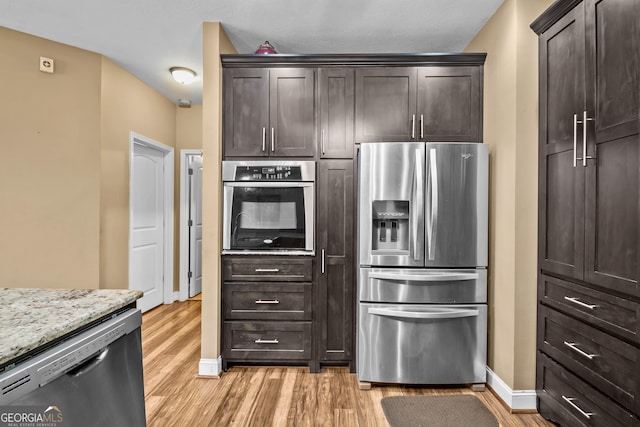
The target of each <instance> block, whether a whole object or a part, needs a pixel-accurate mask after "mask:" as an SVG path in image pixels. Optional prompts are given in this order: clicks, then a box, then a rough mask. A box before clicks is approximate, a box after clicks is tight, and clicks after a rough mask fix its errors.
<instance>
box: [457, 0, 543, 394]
mask: <svg viewBox="0 0 640 427" xmlns="http://www.w3.org/2000/svg"><path fill="white" fill-rule="evenodd" d="M552 2H553V0H534V1H532V0H505V2H504V3H503V5H502V6H501V7H500V8H499V9H498V11H497V12H496V13H495V15H494V16H493V17H492V18H491V19H490V20H489V22H488V23H487V24H486V25H485V26H484V27H483V28H482V29H481V30H480V32H479V33H478V34H477V35H476V37H475V38H474V40H472V41H471V43H470V44H469V45H468V46H467V48H466V49H465V50H466V51H468V52H487V61H486V64H485V80H484V141H485V143H486V144H488V145H489V147H490V151H491V188H490V194H491V196H490V198H491V200H490V254H489V256H490V261H489V277H490V279H489V354H488V364H489V367H490V368H491V369H492V370H493V371H494V372H495V373H496V374H497V375H498V376H499V377H500V378H501V379H502V380H504V381H505V382H506V383H507V385H508V386H510V387H511V388H512V389H514V390H530V389H534V388H535V355H536V342H535V341H536V329H535V325H536V263H537V242H536V241H537V176H538V174H537V164H538V162H537V158H538V157H537V148H538V131H537V123H538V71H537V67H538V65H537V55H538V47H537V46H538V45H537V37H536V35H535V34H534V33H533V31H532V30H531V29H530V28H529V24H530V23H531V22H532V21H533V20H534V19H535V18H537V17H538V16H539V15H540V14H541V13H542V12H543V11H544V10H545V9H546V8H547V7H548V6H549V5H550V4H551V3H552Z"/></svg>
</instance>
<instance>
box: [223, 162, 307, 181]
mask: <svg viewBox="0 0 640 427" xmlns="http://www.w3.org/2000/svg"><path fill="white" fill-rule="evenodd" d="M301 179H302V172H301V168H300V166H268V165H264V166H236V176H235V180H236V181H300V180H301Z"/></svg>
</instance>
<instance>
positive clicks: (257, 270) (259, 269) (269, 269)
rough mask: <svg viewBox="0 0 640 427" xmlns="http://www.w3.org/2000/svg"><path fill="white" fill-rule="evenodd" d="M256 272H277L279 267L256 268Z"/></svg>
mask: <svg viewBox="0 0 640 427" xmlns="http://www.w3.org/2000/svg"><path fill="white" fill-rule="evenodd" d="M255 271H256V273H277V272H279V271H280V269H279V268H256V270H255Z"/></svg>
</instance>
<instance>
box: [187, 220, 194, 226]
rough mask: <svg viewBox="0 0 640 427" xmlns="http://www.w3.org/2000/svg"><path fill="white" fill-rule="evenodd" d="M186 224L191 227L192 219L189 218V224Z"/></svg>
mask: <svg viewBox="0 0 640 427" xmlns="http://www.w3.org/2000/svg"><path fill="white" fill-rule="evenodd" d="M188 225H189V227H193V220H192V219H190V220H189V224H188Z"/></svg>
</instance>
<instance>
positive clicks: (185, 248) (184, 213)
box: [178, 150, 202, 301]
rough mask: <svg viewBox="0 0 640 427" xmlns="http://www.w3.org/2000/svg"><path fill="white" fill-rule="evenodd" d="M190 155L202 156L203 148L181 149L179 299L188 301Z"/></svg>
mask: <svg viewBox="0 0 640 427" xmlns="http://www.w3.org/2000/svg"><path fill="white" fill-rule="evenodd" d="M189 156H202V151H201V150H180V209H179V211H180V218H179V221H178V223H179V226H178V229H179V234H180V237H179V239H180V240H179V242H180V254H179V257H180V262H179V270H180V271H179V273H178V277H179V279H178V284H179V288H180V291H179V296H178V300H180V301H186V300H187V299H188V298H189V279H188V278H187V273H188V272H189V233H188V230H189Z"/></svg>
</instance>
